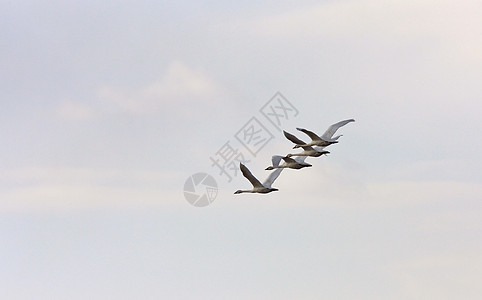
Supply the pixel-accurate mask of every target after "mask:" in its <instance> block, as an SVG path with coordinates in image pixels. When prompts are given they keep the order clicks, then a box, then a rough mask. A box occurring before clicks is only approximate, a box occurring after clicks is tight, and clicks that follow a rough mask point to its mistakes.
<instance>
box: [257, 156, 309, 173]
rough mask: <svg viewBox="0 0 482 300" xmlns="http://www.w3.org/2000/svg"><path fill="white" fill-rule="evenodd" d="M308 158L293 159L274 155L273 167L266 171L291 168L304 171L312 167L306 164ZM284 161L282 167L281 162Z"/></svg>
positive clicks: (272, 159)
mask: <svg viewBox="0 0 482 300" xmlns="http://www.w3.org/2000/svg"><path fill="white" fill-rule="evenodd" d="M305 159H306V156H304V157H299V158H298V159H293V158H290V157H288V156H284V157H283V156H279V155H274V156H273V157H272V158H271V162H272V166H269V167H267V168H266V170H273V169H279V168H290V169H302V168H306V167H311V165H310V164H309V163H305ZM281 160H284V161H285V162H284V163H283V164H281V165H280V161H281Z"/></svg>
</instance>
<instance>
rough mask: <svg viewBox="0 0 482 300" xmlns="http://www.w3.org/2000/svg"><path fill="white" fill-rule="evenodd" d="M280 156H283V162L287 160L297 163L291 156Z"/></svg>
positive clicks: (290, 162)
mask: <svg viewBox="0 0 482 300" xmlns="http://www.w3.org/2000/svg"><path fill="white" fill-rule="evenodd" d="M282 158H283V160H284V161H285V162H287V163H289V164H296V163H297V161H296V160H294V159H292V158H291V157H287V156H285V157H282Z"/></svg>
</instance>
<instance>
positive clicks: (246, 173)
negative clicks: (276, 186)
mask: <svg viewBox="0 0 482 300" xmlns="http://www.w3.org/2000/svg"><path fill="white" fill-rule="evenodd" d="M239 168H240V169H241V173H243V176H244V177H246V179H248V180H249V182H251V184H252V185H253V187H255V188H256V187H263V185H261V182H259V180H258V179H256V177H254V176H253V174H251V172H250V171H249V169H248V168H247V167H246V166H245V165H243V164H242V163H239Z"/></svg>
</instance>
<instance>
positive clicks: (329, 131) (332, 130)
mask: <svg viewBox="0 0 482 300" xmlns="http://www.w3.org/2000/svg"><path fill="white" fill-rule="evenodd" d="M350 122H355V120H354V119H348V120H343V121H340V122H338V123H335V124H333V125H331V126H330V127H328V129H327V130H326V131H325V133H323V135H322V136H321V138H322V139H328V140H330V139H331V137H332V136H333V135H334V134H335V132H336V131H337V130H338V128H340V127H342V126H345V125H346V124H348V123H350ZM338 138H339V136H338V137H337V138H335V139H338Z"/></svg>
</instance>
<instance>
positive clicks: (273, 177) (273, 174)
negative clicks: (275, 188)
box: [263, 168, 284, 188]
mask: <svg viewBox="0 0 482 300" xmlns="http://www.w3.org/2000/svg"><path fill="white" fill-rule="evenodd" d="M283 170H284V169H283V168H279V169H276V170H274V171H273V172H271V173H270V174H269V176H268V178H266V180H265V181H264V182H263V185H264V186H265V187H267V188H270V187H271V185H272V184H273V182H274V181H275V180H276V178H278V176H279V174H281V171H283Z"/></svg>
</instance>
